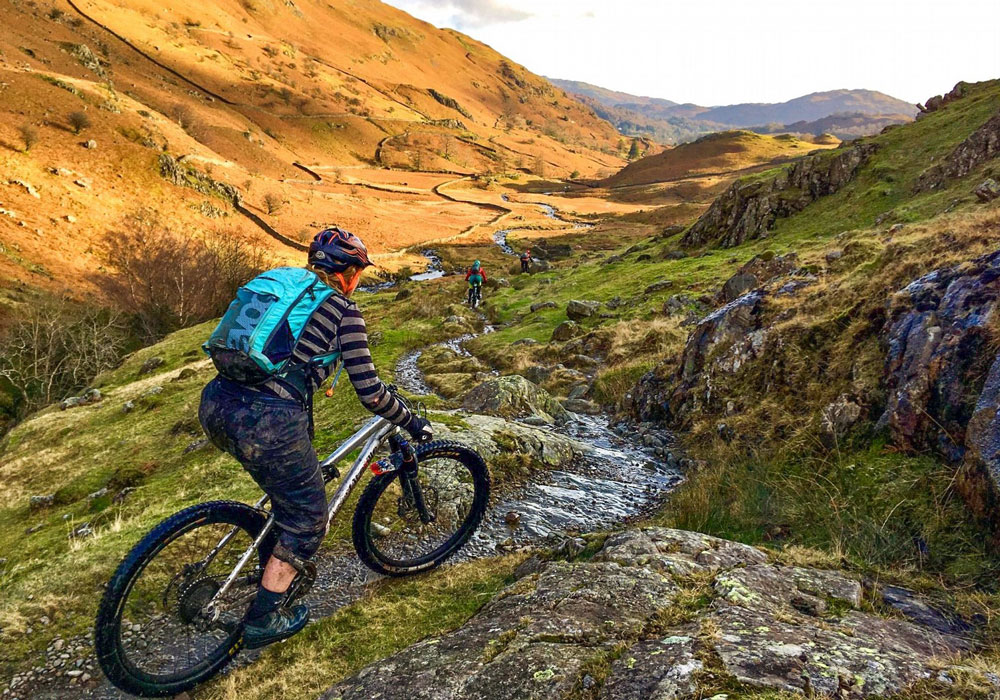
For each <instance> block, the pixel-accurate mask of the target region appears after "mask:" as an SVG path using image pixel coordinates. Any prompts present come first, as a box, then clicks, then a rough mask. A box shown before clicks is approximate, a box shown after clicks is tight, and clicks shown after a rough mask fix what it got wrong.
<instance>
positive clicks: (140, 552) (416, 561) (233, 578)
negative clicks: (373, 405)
mask: <svg viewBox="0 0 1000 700" xmlns="http://www.w3.org/2000/svg"><path fill="white" fill-rule="evenodd" d="M386 444H388V447H389V454H388V455H386V456H385V457H383V458H382V459H379V460H377V461H373V456H374V455H375V454H376V453H377V452H378V451H379V450H380V448H382V447H383V446H384V445H386ZM356 450H357V451H358V453H357V457H355V459H354V462H353V463H352V464H351V466H350V468H349V469H347V472H346V474H345V476H344V478H343V479H342V480H341V482H340V484H339V486H338V487H337V489H336V490H335V491H334V493H333V496H332V497H331V498H330V500H329V503H328V506H327V522H328V523H329V522H330V521H332V520H333V518H334V516H335V515H336V514H337V512H338V511H339V510H340V509H341V507H342V506H343V505H344V502H345V501H346V500H347V497H348V496H349V495H350V493H351V491H352V490H353V489H354V487H355V486H356V485H357V484H358V483H359V481H360V480H361V477H362V476H363V474H364V472H365V471H371V472H372V474H373V475H374V477H373V478H372V479H371V481H369V483H368V485H367V487H366V488H365V489H364V491H363V492H362V494H361V497H360V499H359V500H358V504H357V506H356V508H355V511H354V519H353V522H352V528H351V530H352V539H353V543H354V548H355V550H356V551H357V553H358V556H359V557H360V558H361V560H362V561H363V562H364V563H365V565H367V566H368V567H369V568H371V569H372V570H374V571H376V572H378V573H380V574H383V575H386V576H406V575H408V574H415V573H418V572H421V571H427V570H429V569H433V568H434V567H436V566H439V565H440V564H441V563H442V562H444V561H445V560H446V559H448V557H450V556H452V555H453V554H455V552H456V551H458V549H459V548H461V547H462V546H463V545H464V544H465V543H466V542H467V541H468V540H469V538H470V537H471V536H472V534H473V532H474V531H475V530H476V528H477V527H478V526H479V524H480V522H481V521H482V519H483V515H484V513H485V511H486V507H487V504H488V501H489V494H490V475H489V471H488V470H487V467H486V463H485V462H484V461H483V458H482V457H480V456H479V454H477V453H476V452H475V451H473V450H471V449H469V448H468V447H465V446H463V445H460V444H458V443H454V442H444V441H437V442H430V443H425V444H421V445H411V444H410V443H409V442H408V441H407V440H405V439H404V437H403V436H402V434H401V431H400V429H399V428H397V427H396V426H394V425H392V424H391V423H389V422H388V421H386V420H385V419H383V418H379V417H374V418H372V419H370V420H368V421H367V422H366V423H365V424H364V425H362V426H361V428H360V429H359V430H358V431H357V432H356V433H354V435H352V436H351V437H349V438H348V439H347V440H345V441H344V442H343V443H342V444H341V445H340V446H339V447H337V449H336V450H334V451H333V453H331V454H330V456H328V457H327V458H326V459H324V460H323V461H322V462H321V463H320V468H321V469H322V472H323V476H324V480H325V482H326V483H327V484H329V483H330V482H331V481H332V480H334V479H336V478H337V477H338V476H339V475H340V474H339V471H338V470H337V467H336V465H337V464H338V463H339V462H341V461H343V460H345V459H346V458H347V457H348V456H349V455H350V454H351V453H353V452H355V451H356ZM267 502H268V498H267V496H265V497H263V498H261V499H260V500H259V501H257V502H256V503H255V504H253V505H252V506H251V505H247V504H245V503H238V502H235V501H213V502H209V503H200V504H198V505H194V506H191V507H190V508H186V509H185V510H182V511H180V512H178V513H176V514H175V515H172V516H171V517H169V518H167V519H166V520H164V521H163V522H161V523H160V524H159V525H157V526H156V527H155V528H153V530H152V531H150V532H149V534H147V535H146V536H145V537H144V538H143V539H142V540H141V541H140V542H139V543H138V544H137V545H136V546H135V547H134V548H133V549H132V551H130V552H129V553H128V554H127V555H126V556H125V558H124V559H123V560H122V562H121V564H120V565H119V566H118V569H117V570H116V571H115V573H114V575H113V576H112V577H111V580H110V582H109V583H108V585H107V587H106V589H105V592H104V597H103V598H102V600H101V604H100V607H99V608H98V613H97V621H96V630H95V637H94V646H95V649H96V652H97V659H98V662H99V663H100V666H101V669H102V670H103V671H104V673H105V675H107V677H108V679H109V680H110V681H111V682H112V683H113V684H114V685H115V686H117V687H118V688H120V689H122V690H124V691H126V692H129V693H133V694H135V695H141V696H147V697H153V696H164V695H174V694H176V693H180V692H183V691H185V690H187V689H190V688H192V687H193V686H195V685H197V684H198V683H201V682H203V681H205V680H207V679H208V678H210V677H212V676H213V675H215V674H216V673H218V672H219V671H220V670H221V669H222V668H223V667H224V666H225V665H226V664H227V663H228V662H229V661H231V660H232V659H233V657H234V656H236V654H237V652H239V650H240V648H241V646H242V641H243V616H244V614H245V612H246V610H247V608H248V607H249V605H250V603H251V602H252V600H253V598H254V596H255V595H256V591H257V586H258V584H259V582H260V579H261V575H262V573H263V569H264V565H265V564H266V563H267V560H268V558H269V557H270V556H271V551H272V549H273V548H274V546H275V544H276V543H277V535H278V533H277V531H276V528H275V523H274V516H273V515H271V514H270V512H269V511H268V510H267V508H266V505H267ZM315 579H316V567H315V565H314V564H312V563H309V564H308V565H307V566H306V567H305V568H304V569H300V571H299V573H298V574H297V576H296V578H295V579H294V580H293V582H292V585H291V586H290V587H289V589H288V592H287V593H286V596H285V600H284V602H285V603H288V602H291V601H292V600H293V599H296V598H300V597H302V596H303V595H305V594H306V593H307V592H308V591H309V589H310V588H311V586H312V584H313V582H314V581H315Z"/></svg>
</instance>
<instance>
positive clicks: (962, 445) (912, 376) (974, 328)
mask: <svg viewBox="0 0 1000 700" xmlns="http://www.w3.org/2000/svg"><path fill="white" fill-rule="evenodd" d="M998 306H1000V250H998V251H997V252H995V253H992V254H989V255H984V256H982V257H979V258H977V259H975V260H973V261H971V262H967V263H962V264H959V265H955V266H954V267H950V268H942V269H938V270H935V271H933V272H931V273H929V274H927V275H924V276H923V277H921V278H919V279H917V280H915V281H913V282H911V283H910V284H909V285H907V286H906V287H905V288H904V289H902V290H900V291H899V292H897V293H896V294H895V295H893V296H892V297H891V298H890V300H889V303H888V310H887V313H888V322H887V324H886V331H885V336H884V339H885V342H886V346H887V354H886V361H885V384H886V390H887V394H888V400H887V402H886V408H885V411H884V412H883V414H882V417H881V418H880V419H879V425H880V426H881V427H883V428H884V429H885V430H887V431H888V433H889V437H890V439H891V440H892V442H893V443H894V444H895V445H896V446H897V447H899V448H902V449H904V450H906V451H908V452H917V453H919V452H926V451H936V452H938V453H940V454H941V455H942V456H943V457H944V458H945V459H946V460H948V461H949V462H951V463H952V464H953V465H955V466H960V465H961V466H962V467H963V469H962V471H961V478H960V479H959V480H958V483H957V486H958V487H959V490H960V491H961V492H962V495H963V496H964V497H965V499H966V501H967V503H968V504H969V506H970V507H971V508H972V509H973V511H974V512H976V513H977V514H980V515H983V516H992V515H993V514H994V513H1000V507H998V506H1000V420H998V417H997V406H998V401H1000V352H998V351H997V349H996V346H995V344H994V340H993V339H994V335H993V333H994V331H993V329H994V328H995V327H996V323H997V320H998V318H1000V315H998V314H1000V311H998ZM990 519H991V522H995V517H991V518H990Z"/></svg>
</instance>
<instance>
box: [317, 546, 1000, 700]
mask: <svg viewBox="0 0 1000 700" xmlns="http://www.w3.org/2000/svg"><path fill="white" fill-rule="evenodd" d="M519 573H520V578H519V579H518V580H517V581H515V582H514V583H513V584H511V585H510V586H508V587H507V588H506V589H505V590H504V591H502V592H501V593H500V594H499V595H497V596H496V597H495V598H494V599H493V600H492V601H491V602H489V603H487V605H486V606H485V607H484V608H483V609H482V610H481V611H480V612H479V613H478V614H476V615H475V616H474V617H473V618H472V619H471V620H469V622H467V623H466V624H465V625H463V626H462V627H461V628H459V629H458V630H456V631H454V632H451V633H449V634H446V635H444V636H442V637H437V638H432V639H427V640H424V641H422V642H420V643H418V644H416V645H414V646H411V647H409V648H408V649H404V650H403V651H401V652H399V653H397V654H395V655H393V656H391V657H389V658H387V659H383V660H380V661H378V662H376V663H374V664H372V665H370V666H368V667H366V668H364V669H362V670H361V671H360V672H358V673H357V674H355V675H354V676H352V677H350V678H348V679H346V680H344V681H342V682H341V683H338V684H337V685H335V686H334V687H332V688H331V689H329V690H328V691H327V692H326V693H324V694H323V696H322V698H323V700H361V699H364V700H368V699H369V698H382V699H383V700H392V699H394V698H400V699H402V698H407V699H410V698H419V699H420V700H458V699H459V698H461V699H462V700H487V699H489V700H500V699H506V698H510V699H513V698H518V699H527V698H539V699H542V698H556V697H567V696H569V695H570V693H571V692H573V691H574V690H575V691H577V692H579V690H580V689H585V690H587V691H589V693H588V695H587V696H586V697H595V698H600V699H602V700H645V699H647V698H662V699H666V698H671V699H674V700H677V699H682V698H701V697H709V696H710V695H712V694H713V693H712V692H710V690H711V688H713V687H718V685H719V684H720V683H721V684H724V685H725V686H726V687H727V688H732V687H738V686H742V687H745V688H747V689H748V690H749V689H765V690H775V691H789V692H793V693H807V694H810V695H813V694H815V695H818V696H821V697H835V698H864V697H870V696H887V695H892V694H895V693H900V692H905V691H906V690H907V689H908V688H909V687H911V686H912V685H913V684H915V683H917V682H919V681H924V682H930V683H931V684H934V683H939V684H941V686H942V687H945V686H948V685H950V684H952V683H954V681H955V679H956V678H958V677H960V676H961V677H962V678H963V682H966V683H970V684H976V685H979V686H980V687H982V688H984V689H986V690H987V691H988V690H989V689H991V688H993V687H994V685H993V683H994V682H997V679H996V678H995V677H994V676H992V675H991V674H988V673H984V672H981V671H976V670H973V669H971V668H968V667H964V666H962V665H961V657H960V655H961V653H962V652H963V651H964V650H966V649H967V648H968V642H967V641H966V640H965V639H964V638H963V637H962V636H960V635H958V634H951V633H947V632H941V631H938V630H936V629H934V628H932V627H929V626H923V625H919V624H916V623H914V622H910V621H907V620H902V619H894V618H885V617H879V616H877V615H874V614H872V613H870V612H863V611H862V610H861V608H862V606H863V604H862V586H861V584H860V582H859V581H858V580H857V579H855V578H853V577H851V576H849V575H845V574H842V573H840V572H836V571H828V570H822V569H811V568H802V567H795V566H779V565H777V564H771V563H768V557H767V555H765V554H764V553H763V552H761V551H760V550H757V549H755V548H753V547H749V546H747V545H743V544H738V543H736V542H729V541H726V540H721V539H718V538H715V537H709V536H706V535H701V534H698V533H692V532H685V531H681V530H670V529H664V528H650V529H646V530H630V531H626V532H623V533H619V534H616V535H613V536H611V537H609V538H608V539H607V541H606V542H605V543H604V545H603V547H602V548H601V549H600V551H599V552H598V553H597V555H596V556H594V558H593V559H592V560H591V561H576V562H566V561H550V562H542V561H539V560H537V559H534V560H529V562H527V563H526V564H525V565H522V567H520V569H519Z"/></svg>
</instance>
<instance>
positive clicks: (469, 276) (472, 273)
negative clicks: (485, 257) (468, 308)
mask: <svg viewBox="0 0 1000 700" xmlns="http://www.w3.org/2000/svg"><path fill="white" fill-rule="evenodd" d="M465 281H466V282H468V283H469V291H468V300H469V304H470V305H471V304H472V294H473V292H474V291H476V287H482V286H483V282H485V281H486V270H484V269H483V265H482V263H480V262H479V261H478V260H476V261H475V262H474V263H472V267H470V268H469V269H468V270H466V271H465Z"/></svg>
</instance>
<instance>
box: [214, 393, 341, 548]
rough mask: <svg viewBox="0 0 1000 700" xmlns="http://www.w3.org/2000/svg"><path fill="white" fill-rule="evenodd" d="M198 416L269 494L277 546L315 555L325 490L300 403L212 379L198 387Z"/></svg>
mask: <svg viewBox="0 0 1000 700" xmlns="http://www.w3.org/2000/svg"><path fill="white" fill-rule="evenodd" d="M198 419H199V420H200V421H201V426H202V428H204V429H205V433H206V435H208V437H209V439H210V440H211V441H212V443H213V444H214V445H215V446H216V447H218V448H219V449H220V450H223V451H224V452H228V453H229V454H231V455H232V456H233V457H235V458H236V459H237V460H238V461H239V463H240V464H242V465H243V468H244V469H246V470H247V472H249V474H250V476H252V477H253V480H254V481H256V482H257V484H258V485H259V486H260V487H261V488H262V489H263V490H264V492H265V493H266V494H267V495H268V496H270V497H271V507H272V509H273V512H274V517H275V524H276V525H277V526H278V527H279V528H280V529H281V534H280V536H279V540H278V542H279V544H281V545H282V546H284V548H285V549H288V550H289V551H291V552H292V553H293V554H295V555H296V556H298V557H301V558H303V559H308V558H309V557H311V556H312V555H313V554H315V553H316V550H317V549H319V545H320V542H322V541H323V536H324V535H325V534H326V525H327V518H326V490H325V487H324V484H323V475H322V473H321V472H320V469H319V461H318V460H317V458H316V451H315V450H314V449H313V446H312V440H311V439H310V435H309V433H310V427H309V414H308V413H307V412H306V410H305V409H304V408H303V407H302V405H301V404H299V403H297V402H295V401H288V400H286V399H280V398H278V397H275V396H271V395H269V394H263V393H261V392H259V391H254V390H252V389H247V388H246V387H242V386H240V385H239V384H236V383H234V382H231V381H228V380H226V379H224V378H222V377H216V378H215V379H213V380H212V381H211V382H209V383H208V385H207V386H205V389H204V391H202V394H201V407H200V408H199V409H198Z"/></svg>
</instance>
